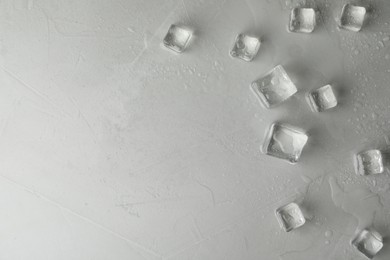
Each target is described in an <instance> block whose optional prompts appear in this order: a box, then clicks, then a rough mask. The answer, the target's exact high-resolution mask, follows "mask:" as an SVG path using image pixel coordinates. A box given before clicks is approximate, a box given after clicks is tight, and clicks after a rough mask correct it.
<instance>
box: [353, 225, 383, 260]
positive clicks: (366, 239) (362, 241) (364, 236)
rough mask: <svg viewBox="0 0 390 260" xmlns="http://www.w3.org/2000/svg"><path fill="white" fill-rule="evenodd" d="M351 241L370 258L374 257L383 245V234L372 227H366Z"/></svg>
mask: <svg viewBox="0 0 390 260" xmlns="http://www.w3.org/2000/svg"><path fill="white" fill-rule="evenodd" d="M351 243H352V245H353V246H354V247H355V248H356V249H357V250H358V251H359V252H360V253H362V254H363V255H365V256H366V257H367V258H368V259H372V258H373V257H374V256H375V255H376V254H377V253H378V252H379V251H380V250H381V249H382V247H383V239H382V236H381V234H379V233H378V232H377V231H375V230H372V229H371V230H369V229H364V230H363V231H361V232H360V233H359V234H358V235H357V236H356V237H355V238H354V239H353V240H352V242H351Z"/></svg>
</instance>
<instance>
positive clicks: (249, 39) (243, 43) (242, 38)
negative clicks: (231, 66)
mask: <svg viewBox="0 0 390 260" xmlns="http://www.w3.org/2000/svg"><path fill="white" fill-rule="evenodd" d="M259 48H260V39H259V38H258V37H255V36H250V35H245V34H239V35H238V36H237V38H236V41H235V42H234V46H233V48H232V50H231V51H230V55H231V56H232V57H234V58H239V59H242V60H244V61H251V60H253V58H254V57H255V56H256V54H257V52H258V51H259Z"/></svg>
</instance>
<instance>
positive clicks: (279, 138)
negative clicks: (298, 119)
mask: <svg viewBox="0 0 390 260" xmlns="http://www.w3.org/2000/svg"><path fill="white" fill-rule="evenodd" d="M307 140H308V135H307V134H306V133H304V132H303V131H302V130H300V129H298V128H296V127H294V126H290V125H287V124H279V123H274V124H272V125H271V127H270V129H269V130H268V133H267V136H266V139H265V142H264V144H263V152H264V153H265V154H268V155H271V156H274V157H277V158H280V159H283V160H287V161H288V162H290V163H292V164H294V163H296V162H298V159H299V157H300V156H301V153H302V150H303V147H304V146H305V145H306V143H307Z"/></svg>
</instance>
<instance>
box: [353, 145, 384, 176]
mask: <svg viewBox="0 0 390 260" xmlns="http://www.w3.org/2000/svg"><path fill="white" fill-rule="evenodd" d="M355 160H356V161H355V163H356V165H355V167H356V172H357V174H360V175H371V174H379V173H382V172H383V171H384V166H383V157H382V152H381V151H379V150H375V149H374V150H367V151H363V152H360V153H358V154H357V155H356V158H355Z"/></svg>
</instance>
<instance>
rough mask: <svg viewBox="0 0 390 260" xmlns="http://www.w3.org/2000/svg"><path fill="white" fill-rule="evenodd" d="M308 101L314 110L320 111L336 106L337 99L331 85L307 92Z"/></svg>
mask: <svg viewBox="0 0 390 260" xmlns="http://www.w3.org/2000/svg"><path fill="white" fill-rule="evenodd" d="M308 102H309V104H310V107H311V108H312V110H313V111H315V112H322V111H325V110H327V109H330V108H332V107H335V106H337V99H336V96H335V94H334V92H333V89H332V86H331V85H326V86H323V87H321V88H319V89H316V90H314V91H311V92H310V93H309V94H308Z"/></svg>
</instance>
